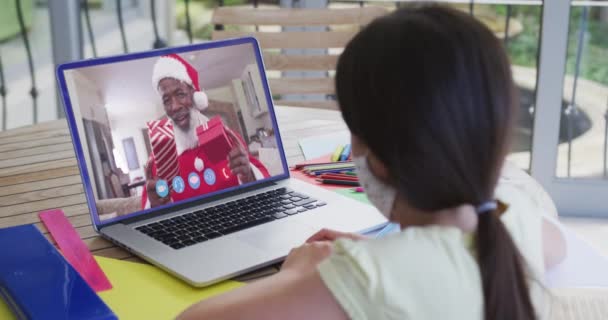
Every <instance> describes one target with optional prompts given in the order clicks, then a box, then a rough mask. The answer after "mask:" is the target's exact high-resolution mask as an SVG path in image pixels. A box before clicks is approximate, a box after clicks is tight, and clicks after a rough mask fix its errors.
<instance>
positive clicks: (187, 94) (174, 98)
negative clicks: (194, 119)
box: [158, 78, 194, 130]
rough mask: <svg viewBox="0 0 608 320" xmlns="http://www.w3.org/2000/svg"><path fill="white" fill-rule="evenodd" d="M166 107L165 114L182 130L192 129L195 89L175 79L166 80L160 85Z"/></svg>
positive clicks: (159, 89)
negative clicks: (191, 110) (191, 111)
mask: <svg viewBox="0 0 608 320" xmlns="http://www.w3.org/2000/svg"><path fill="white" fill-rule="evenodd" d="M158 91H159V92H160V95H161V98H162V100H163V106H164V107H165V113H167V116H168V117H169V118H170V119H171V120H173V123H174V124H175V125H176V126H178V127H180V128H181V129H182V130H188V129H189V127H190V109H191V108H192V106H194V101H193V100H192V95H193V94H194V89H192V87H191V86H189V85H188V84H186V83H183V82H181V81H179V80H176V79H173V78H164V79H162V80H161V81H160V82H159V83H158Z"/></svg>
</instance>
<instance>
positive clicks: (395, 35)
mask: <svg viewBox="0 0 608 320" xmlns="http://www.w3.org/2000/svg"><path fill="white" fill-rule="evenodd" d="M336 93H337V98H338V102H339V105H340V108H341V110H342V115H343V117H344V120H345V121H346V124H347V125H348V127H349V129H350V130H351V132H352V133H353V134H354V135H356V136H357V137H358V138H359V139H360V140H362V141H363V142H365V143H366V144H367V146H368V147H369V148H370V149H371V151H372V152H373V153H374V155H376V156H377V157H378V158H379V159H380V160H381V161H382V162H383V163H384V164H385V165H386V166H387V167H388V170H389V173H390V176H391V177H393V178H392V181H391V182H392V184H393V185H394V186H395V187H396V188H398V190H399V192H400V194H401V195H403V197H404V198H405V199H407V201H408V202H409V204H410V205H412V206H413V207H415V208H418V209H420V210H424V211H435V210H440V209H445V208H452V207H456V206H459V205H462V204H472V205H475V206H476V205H479V204H481V203H483V202H486V201H488V200H492V199H493V197H494V189H495V187H496V184H497V181H498V178H499V175H500V170H501V167H502V164H503V161H504V158H505V156H506V153H507V151H508V147H509V145H510V137H511V135H512V130H513V126H514V119H515V118H516V110H517V105H516V103H517V99H516V91H515V86H514V83H513V79H512V77H511V69H510V64H509V60H508V58H507V56H506V53H505V50H504V48H503V46H502V44H501V42H500V41H499V40H498V39H497V38H496V37H495V36H494V34H493V33H492V32H491V31H490V30H488V28H486V27H485V26H484V25H483V24H481V23H480V22H478V21H477V20H475V19H474V18H472V17H471V16H469V15H468V14H466V13H463V12H459V11H457V10H455V9H450V8H448V7H442V6H436V5H432V6H428V5H427V6H422V7H413V8H404V9H401V10H397V11H396V12H394V13H391V14H389V15H386V16H384V17H381V18H379V19H377V20H375V21H373V22H372V23H371V24H369V25H368V26H367V27H365V28H364V29H363V30H361V32H360V33H359V34H357V35H356V36H355V37H354V38H353V39H352V41H351V42H350V43H349V44H348V45H347V46H346V48H345V50H344V52H343V54H342V55H341V57H340V59H339V62H338V66H337V72H336ZM499 211H500V210H496V211H495V212H489V213H485V214H481V215H479V223H478V226H477V234H476V241H475V242H476V251H477V258H478V262H479V267H480V271H481V278H482V283H483V294H484V304H485V306H484V310H485V311H484V312H485V319H488V320H489V319H496V320H500V319H505V320H507V319H508V320H511V319H534V318H535V312H534V308H533V306H532V303H531V299H530V294H529V291H528V284H527V279H526V272H525V269H524V263H523V260H522V258H521V255H520V253H519V251H518V249H517V247H516V246H515V244H514V242H513V240H512V239H511V236H510V235H509V233H508V232H507V230H506V228H505V226H504V225H503V223H502V221H501V220H500V217H499V214H500V213H501V212H499Z"/></svg>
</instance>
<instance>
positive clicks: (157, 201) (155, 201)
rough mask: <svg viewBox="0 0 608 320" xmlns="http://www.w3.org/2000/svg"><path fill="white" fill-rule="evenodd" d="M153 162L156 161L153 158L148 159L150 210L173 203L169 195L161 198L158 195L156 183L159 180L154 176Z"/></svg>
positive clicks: (147, 174) (146, 168)
mask: <svg viewBox="0 0 608 320" xmlns="http://www.w3.org/2000/svg"><path fill="white" fill-rule="evenodd" d="M153 161H154V160H152V158H150V159H148V162H147V163H146V167H145V172H146V193H147V194H148V200H149V201H150V208H154V207H158V206H162V205H164V204H168V203H169V202H171V197H169V195H167V196H166V197H164V198H161V197H160V196H159V195H158V193H156V182H157V181H158V180H159V178H158V177H157V176H155V175H153V174H152V166H153V165H154V164H153Z"/></svg>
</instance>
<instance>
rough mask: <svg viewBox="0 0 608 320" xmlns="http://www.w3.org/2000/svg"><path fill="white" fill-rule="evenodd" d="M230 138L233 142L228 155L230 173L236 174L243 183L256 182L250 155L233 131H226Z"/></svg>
mask: <svg viewBox="0 0 608 320" xmlns="http://www.w3.org/2000/svg"><path fill="white" fill-rule="evenodd" d="M226 131H227V132H228V136H229V137H230V140H231V141H232V145H233V147H232V150H230V152H229V153H228V165H229V167H230V171H232V173H233V174H235V175H236V176H237V177H238V178H239V180H240V181H241V183H247V182H252V181H255V176H254V175H253V171H252V170H251V165H250V162H249V153H247V150H246V149H245V147H244V146H243V144H242V143H241V140H240V139H239V138H238V137H237V136H236V134H235V133H234V132H232V130H226Z"/></svg>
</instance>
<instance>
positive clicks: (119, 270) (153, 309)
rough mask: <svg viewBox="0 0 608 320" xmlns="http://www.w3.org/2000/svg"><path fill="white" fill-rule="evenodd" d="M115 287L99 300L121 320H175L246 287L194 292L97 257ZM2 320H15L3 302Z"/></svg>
mask: <svg viewBox="0 0 608 320" xmlns="http://www.w3.org/2000/svg"><path fill="white" fill-rule="evenodd" d="M95 259H96V260H97V262H98V263H99V265H100V266H101V269H103V271H104V273H105V274H106V276H108V279H110V282H111V283H112V287H113V288H112V290H108V291H104V292H100V293H99V296H100V297H101V298H102V299H103V301H105V303H106V304H107V305H108V306H109V307H110V308H111V309H112V311H114V313H115V314H116V315H117V316H118V317H119V319H121V320H129V319H174V318H175V317H176V316H177V315H178V314H180V313H181V312H182V311H183V310H184V309H186V308H187V307H188V306H190V305H191V304H193V303H195V302H197V301H200V300H203V299H206V298H209V297H211V296H214V295H218V294H220V293H223V292H226V291H229V290H232V289H235V288H237V287H240V286H242V285H243V284H242V283H240V282H236V281H224V282H221V283H219V284H216V285H213V286H210V287H206V288H194V287H191V286H189V285H188V284H186V283H184V282H182V281H181V280H178V279H176V278H174V277H172V276H171V275H169V274H167V273H165V272H164V271H162V270H160V269H158V268H156V267H154V266H151V265H148V264H142V263H135V262H128V261H121V260H116V259H110V258H104V257H95ZM0 319H8V320H12V319H15V318H14V316H13V315H12V314H11V312H10V311H9V309H8V308H7V306H6V304H5V303H4V301H3V300H2V299H0Z"/></svg>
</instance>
